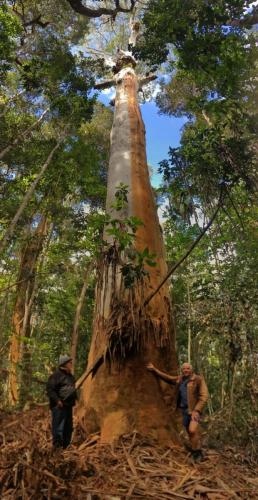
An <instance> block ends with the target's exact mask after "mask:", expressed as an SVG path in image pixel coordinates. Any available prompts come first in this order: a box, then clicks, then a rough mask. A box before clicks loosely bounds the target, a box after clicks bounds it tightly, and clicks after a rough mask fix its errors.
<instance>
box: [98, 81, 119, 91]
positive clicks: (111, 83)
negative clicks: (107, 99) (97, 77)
mask: <svg viewBox="0 0 258 500" xmlns="http://www.w3.org/2000/svg"><path fill="white" fill-rule="evenodd" d="M114 85H115V80H105V81H104V82H99V83H95V85H94V89H96V90H102V89H109V88H110V87H113V86H114Z"/></svg>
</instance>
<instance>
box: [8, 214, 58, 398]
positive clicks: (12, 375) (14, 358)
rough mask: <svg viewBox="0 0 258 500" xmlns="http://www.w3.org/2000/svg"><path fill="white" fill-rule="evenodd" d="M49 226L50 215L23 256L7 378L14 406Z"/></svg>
mask: <svg viewBox="0 0 258 500" xmlns="http://www.w3.org/2000/svg"><path fill="white" fill-rule="evenodd" d="M47 229H48V222H47V218H46V216H42V218H41V221H40V223H39V225H38V227H37V229H36V230H35V232H34V234H31V236H30V238H29V239H28V242H27V243H26V244H25V246H24V248H23V249H22V252H21V257H20V269H19V275H18V280H17V282H18V285H17V289H16V301H15V304H14V309H13V314H12V335H11V341H10V351H9V375H8V380H7V400H8V404H9V405H10V406H15V405H16V404H17V403H18V402H19V376H18V363H19V362H21V360H22V354H23V337H27V338H29V337H30V331H29V329H30V315H31V306H32V301H33V298H34V293H35V279H36V271H37V264H38V259H39V256H40V254H41V252H42V248H43V244H44V240H45V238H46V233H47Z"/></svg>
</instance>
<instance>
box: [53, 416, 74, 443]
mask: <svg viewBox="0 0 258 500" xmlns="http://www.w3.org/2000/svg"><path fill="white" fill-rule="evenodd" d="M51 412H52V438H53V446H54V448H61V447H63V448H67V446H68V445H69V444H70V442H71V438H72V432H73V407H72V406H63V408H59V407H58V406H55V407H54V408H52V409H51Z"/></svg>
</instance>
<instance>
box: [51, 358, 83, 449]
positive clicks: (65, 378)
mask: <svg viewBox="0 0 258 500" xmlns="http://www.w3.org/2000/svg"><path fill="white" fill-rule="evenodd" d="M47 395H48V397H49V404H50V409H51V413H52V438H53V447H54V448H67V446H69V444H70V442H71V438H72V432H73V406H74V405H75V402H76V399H77V394H76V389H75V378H74V376H73V374H72V358H71V356H67V355H62V356H60V358H59V366H58V368H57V369H56V370H55V371H54V373H52V375H50V377H49V379H48V381H47Z"/></svg>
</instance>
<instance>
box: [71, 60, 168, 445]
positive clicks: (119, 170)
mask: <svg viewBox="0 0 258 500" xmlns="http://www.w3.org/2000/svg"><path fill="white" fill-rule="evenodd" d="M134 64H135V63H134V59H133V58H132V57H130V55H128V53H126V54H125V55H124V57H123V56H122V57H121V58H120V59H119V63H118V64H117V74H116V75H115V80H116V99H115V112H114V122H113V127H112V132H111V153H110V162H109V172H108V188H107V202H106V208H107V212H108V213H110V214H111V217H112V218H113V217H114V218H118V219H119V218H120V219H122V220H123V219H124V218H125V217H130V216H136V217H138V218H140V219H141V221H142V222H143V225H142V226H140V227H139V228H138V230H137V233H136V241H135V247H136V249H137V250H138V251H143V250H144V249H145V248H146V247H147V248H148V249H149V252H150V253H151V254H155V255H156V266H155V267H149V268H148V271H149V279H145V280H144V281H143V282H137V283H136V284H135V285H134V286H133V287H132V288H129V289H128V288H125V286H124V282H123V280H122V277H121V266H120V262H119V258H118V256H117V253H116V245H115V243H114V240H113V239H112V237H110V236H108V235H105V240H107V241H108V243H109V249H108V251H107V252H105V253H104V255H103V259H102V261H101V262H100V265H99V269H98V283H97V287H96V306H95V314H94V328H93V337H92V342H91V347H90V353H89V359H88V366H89V367H91V366H93V365H94V363H95V362H96V360H97V359H98V358H101V356H102V355H104V357H105V356H106V362H104V363H102V364H101V366H99V367H98V369H97V371H96V370H95V371H96V373H95V374H94V373H93V376H92V377H91V378H90V377H88V378H87V380H86V381H85V382H84V384H83V386H82V395H81V404H80V408H79V410H78V414H79V417H80V421H81V424H82V425H83V427H84V428H85V429H86V431H87V432H96V431H99V430H100V431H101V440H102V441H109V442H111V441H113V440H114V439H116V438H117V437H118V436H120V435H121V434H124V433H126V432H130V431H132V430H133V429H137V430H138V431H139V432H141V433H143V434H149V435H152V436H154V437H156V438H158V439H161V440H162V439H164V440H166V441H167V440H169V439H173V440H176V439H177V438H176V433H175V431H174V428H173V417H172V415H171V414H169V412H168V409H167V405H166V402H165V398H164V393H163V391H162V389H161V385H160V382H159V381H158V380H157V379H155V378H154V377H153V375H152V374H151V373H150V372H148V371H147V370H146V363H147V362H148V361H151V362H153V363H154V364H155V365H157V366H158V367H159V368H160V369H164V370H168V371H170V372H171V373H174V374H175V373H176V370H177V359H176V353H175V338H174V329H173V321H172V312H171V304H170V297H169V291H168V286H167V284H165V285H164V286H163V287H162V289H161V290H160V291H159V292H157V293H156V294H155V297H154V298H153V299H152V300H151V302H150V303H149V304H148V305H146V306H144V301H145V299H146V298H147V297H148V296H149V295H150V293H151V291H153V290H155V289H156V288H157V286H158V284H159V283H160V281H161V279H162V278H163V277H164V276H165V275H166V273H167V267H166V262H165V253H164V244H163V239H162V234H161V231H160V226H159V220H158V216H157V210H156V206H155V201H154V196H153V192H152V188H151V184H150V179H149V172H148V166H147V159H146V151H145V128H144V124H143V121H142V117H141V112H140V108H139V104H138V100H137V91H138V79H137V76H136V73H135V71H134V69H133V66H134ZM120 183H123V184H125V185H127V186H128V204H127V205H126V207H125V208H124V209H123V210H122V211H118V212H116V211H114V210H113V209H112V208H111V205H112V203H114V200H115V193H116V191H117V186H118V185H119V184H120ZM110 361H111V363H110ZM168 390H170V389H168ZM170 397H172V395H171V393H169V395H168V394H166V398H167V399H169V398H170Z"/></svg>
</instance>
